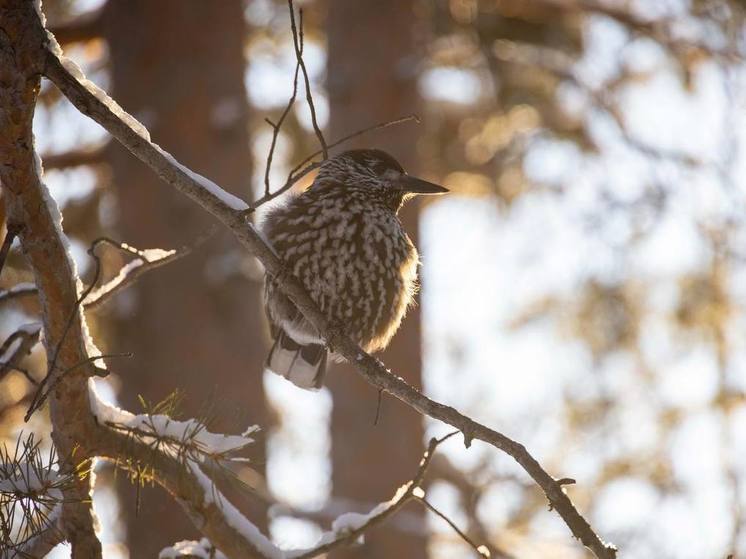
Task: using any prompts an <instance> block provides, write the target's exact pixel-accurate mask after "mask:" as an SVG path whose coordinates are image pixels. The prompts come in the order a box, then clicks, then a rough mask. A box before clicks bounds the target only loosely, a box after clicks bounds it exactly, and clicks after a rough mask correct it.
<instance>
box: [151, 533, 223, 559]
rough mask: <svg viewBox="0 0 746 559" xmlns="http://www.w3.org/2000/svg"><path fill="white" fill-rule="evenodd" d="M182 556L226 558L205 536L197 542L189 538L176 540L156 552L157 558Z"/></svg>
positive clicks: (170, 558)
mask: <svg viewBox="0 0 746 559" xmlns="http://www.w3.org/2000/svg"><path fill="white" fill-rule="evenodd" d="M184 556H190V557H200V558H204V559H227V557H226V556H225V555H224V554H223V553H221V552H220V551H218V550H217V549H216V548H215V546H214V545H212V543H210V540H208V539H207V538H202V539H201V540H200V541H198V542H196V541H189V540H184V541H181V542H176V543H175V544H174V545H172V546H170V547H166V548H164V549H162V550H161V552H160V553H159V554H158V559H175V558H177V557H184Z"/></svg>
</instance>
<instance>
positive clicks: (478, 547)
mask: <svg viewBox="0 0 746 559" xmlns="http://www.w3.org/2000/svg"><path fill="white" fill-rule="evenodd" d="M415 499H417V500H418V501H419V502H420V503H422V504H423V505H424V506H425V508H426V509H428V510H429V511H430V512H432V513H433V514H435V515H437V516H439V517H440V518H442V519H443V520H445V521H446V523H447V524H448V525H449V526H450V527H451V528H452V529H453V531H454V532H456V533H457V534H458V535H459V537H460V538H461V539H462V540H464V541H465V542H466V543H467V544H469V545H470V546H471V547H472V549H474V551H476V552H477V553H478V554H479V555H481V556H482V557H489V556H490V552H489V550H488V549H487V547H486V546H484V545H478V544H476V543H474V541H473V540H472V539H471V538H470V537H469V536H467V535H466V534H465V533H464V532H462V531H461V530H460V529H459V527H458V526H456V524H455V523H454V522H453V520H451V519H450V518H448V517H447V516H446V515H445V514H443V513H442V512H440V511H439V510H438V509H437V508H435V507H434V506H433V505H432V504H431V503H430V501H428V500H427V499H425V498H424V497H418V496H415Z"/></svg>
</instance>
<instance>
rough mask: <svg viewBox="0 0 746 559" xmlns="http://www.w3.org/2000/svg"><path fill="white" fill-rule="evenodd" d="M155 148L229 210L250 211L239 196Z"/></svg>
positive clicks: (160, 149)
mask: <svg viewBox="0 0 746 559" xmlns="http://www.w3.org/2000/svg"><path fill="white" fill-rule="evenodd" d="M153 147H155V148H156V149H157V150H158V151H160V152H161V154H162V155H163V157H165V158H166V159H167V160H168V162H169V163H170V164H171V165H173V166H174V167H176V168H177V169H179V170H180V171H181V172H182V173H184V174H185V175H187V176H188V177H189V178H190V179H191V180H192V181H194V182H196V183H197V184H198V185H199V186H200V187H202V188H203V189H205V190H207V191H208V192H209V193H210V194H212V195H213V196H215V197H216V198H219V199H220V201H221V202H223V204H225V205H226V206H228V207H229V208H231V209H233V210H247V209H249V206H248V204H246V202H244V201H243V200H241V199H240V198H239V197H238V196H234V195H233V194H231V193H229V192H226V191H225V190H223V189H222V188H220V187H219V186H218V185H217V184H215V183H214V182H212V181H211V180H210V179H208V178H206V177H203V176H202V175H200V174H199V173H195V172H194V171H192V170H191V169H189V168H187V167H185V166H184V165H182V164H181V163H179V162H178V161H176V159H175V158H174V156H173V155H171V154H170V153H168V152H167V151H166V150H164V149H163V148H161V147H160V146H159V145H157V144H153Z"/></svg>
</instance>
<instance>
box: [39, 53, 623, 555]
mask: <svg viewBox="0 0 746 559" xmlns="http://www.w3.org/2000/svg"><path fill="white" fill-rule="evenodd" d="M44 73H45V75H46V76H47V77H49V79H51V80H52V81H53V82H54V83H55V84H56V85H57V87H58V88H59V89H60V90H61V91H62V92H63V94H65V96H67V97H68V99H70V101H71V102H72V103H73V104H74V105H75V106H77V107H78V108H79V109H80V110H81V111H82V112H83V113H85V114H87V115H89V116H90V117H91V118H93V119H94V120H95V121H96V122H98V123H99V124H101V125H102V126H103V127H104V128H105V129H106V130H107V131H108V132H109V133H111V134H112V136H114V137H115V138H116V139H117V140H119V141H120V142H121V143H122V144H123V145H124V146H125V147H127V148H128V149H129V150H130V151H131V152H132V153H133V154H134V155H135V156H137V157H138V158H139V159H140V160H142V161H143V162H145V163H146V164H148V165H150V166H151V167H152V168H153V169H154V170H155V171H156V173H157V174H158V175H159V176H160V177H161V178H163V179H164V180H165V181H166V182H168V183H169V184H171V185H172V186H174V187H175V188H176V189H177V190H179V191H180V192H182V193H183V194H185V195H187V196H189V197H190V198H191V199H192V200H193V201H194V202H196V203H198V204H199V205H200V206H202V207H203V208H204V209H206V210H207V211H209V212H211V213H212V214H213V215H214V216H216V217H217V218H218V219H219V220H220V221H221V222H222V223H223V225H225V226H226V227H228V228H229V229H230V230H231V231H232V232H233V234H234V235H235V236H236V238H237V239H238V241H239V242H240V243H241V244H242V245H243V246H244V248H246V249H247V250H248V251H249V252H251V253H252V254H254V255H255V256H256V257H257V258H259V260H260V261H261V262H262V263H263V264H264V267H265V269H266V270H267V273H268V274H270V275H273V276H276V275H278V274H280V272H281V270H282V269H283V263H282V261H281V260H280V259H279V258H278V257H277V255H276V254H275V252H274V250H273V249H272V248H271V247H270V246H269V245H268V244H267V243H266V241H265V240H264V239H263V238H262V236H261V235H260V234H259V233H258V232H257V231H256V229H255V228H254V227H253V225H252V224H251V223H249V222H248V221H247V220H246V209H245V208H243V207H238V206H236V205H230V204H229V203H227V202H226V201H225V199H226V197H225V194H224V193H223V192H222V191H220V192H216V191H215V188H216V186H215V185H214V184H212V183H207V182H206V180H202V179H200V178H199V177H197V176H195V175H194V174H193V173H191V172H188V171H187V169H186V168H185V167H183V166H182V165H181V164H179V163H178V162H176V161H175V160H174V159H173V157H172V156H170V155H169V154H167V153H166V152H164V151H163V150H162V149H160V148H158V147H157V146H155V145H153V144H152V143H151V142H149V141H148V140H147V138H145V137H144V136H143V135H142V134H141V133H140V132H138V131H136V130H135V129H134V128H133V127H132V123H131V122H125V121H124V120H123V119H122V118H120V117H119V116H118V115H117V114H115V113H114V112H113V111H112V109H111V108H110V106H109V105H107V104H106V103H104V102H103V101H102V100H101V99H99V98H98V97H97V96H96V95H94V94H93V93H92V92H90V91H89V90H88V89H86V87H85V86H84V85H83V84H81V83H80V82H79V81H78V79H77V78H76V77H75V76H73V75H72V74H71V73H70V72H69V71H68V70H67V69H66V68H65V67H64V65H63V63H62V61H61V60H60V59H59V58H58V57H57V55H56V54H54V53H53V52H51V51H50V52H48V55H47V64H46V68H45V72H44ZM105 99H107V98H105ZM107 103H110V101H108V100H107ZM278 288H279V289H280V290H281V291H282V292H283V293H284V294H285V295H287V296H288V297H289V298H290V300H291V301H292V302H293V303H294V304H295V306H296V307H297V308H298V309H299V310H300V312H301V313H302V314H303V315H304V316H305V317H306V319H308V320H309V322H310V323H311V324H313V326H314V327H315V328H316V330H317V331H318V332H319V333H321V335H322V337H323V338H324V339H325V340H326V342H327V343H328V344H330V345H331V346H333V347H334V348H335V350H336V351H338V352H339V353H340V354H341V355H343V356H344V357H345V358H346V359H347V360H348V361H349V362H351V363H353V364H354V365H355V366H356V368H357V370H358V372H359V373H360V374H361V375H362V376H363V377H364V378H365V379H366V380H367V381H368V382H369V383H371V384H372V385H373V386H375V387H376V388H382V389H383V390H384V391H386V392H388V393H390V394H392V395H393V396H395V397H396V398H398V399H400V400H401V401H403V402H405V403H406V404H408V405H409V406H410V407H412V408H414V409H415V410H417V411H419V412H420V413H422V414H424V415H427V416H429V417H432V418H434V419H438V420H440V421H443V422H445V423H447V424H449V425H451V426H453V427H455V428H457V429H459V430H460V431H462V432H463V433H464V436H465V440H466V441H467V442H470V441H471V440H472V439H474V438H476V439H480V440H482V441H484V442H487V443H488V444H490V445H492V446H494V447H496V448H498V449H500V450H502V451H504V452H506V453H507V454H509V455H510V456H512V457H513V458H514V459H515V460H516V462H518V463H519V464H520V465H521V467H523V469H524V470H525V471H526V472H527V473H528V474H529V475H530V476H531V477H532V478H533V479H534V481H535V482H536V483H537V484H538V485H539V486H540V487H541V488H542V490H543V491H544V494H545V495H546V497H547V499H548V500H549V502H550V503H551V505H552V507H553V509H554V510H556V511H557V512H558V514H560V516H561V517H562V518H563V520H564V521H565V523H566V524H567V526H568V527H569V528H570V530H571V531H572V533H573V535H575V536H576V537H577V538H578V539H579V540H580V541H581V542H582V543H583V544H584V545H585V546H586V547H588V548H589V549H590V550H591V551H593V553H594V554H595V555H596V556H597V557H599V558H603V559H612V558H614V557H615V556H616V548H615V547H614V546H612V545H610V544H607V543H605V542H603V541H602V540H601V539H600V538H599V537H598V535H597V534H596V533H595V532H594V531H593V529H592V528H591V526H590V525H589V524H588V522H587V521H586V520H585V518H583V516H582V515H581V514H580V513H579V512H578V510H577V509H576V508H575V506H574V505H573V503H572V501H571V500H570V499H569V498H568V496H567V495H566V493H565V492H564V490H563V488H562V486H560V485H559V484H558V483H557V482H556V480H555V479H554V478H553V477H552V476H551V475H549V474H548V473H547V472H546V470H544V468H543V467H542V466H541V464H539V462H538V461H536V459H535V458H534V457H533V456H531V454H530V453H529V452H528V451H527V450H526V448H525V447H524V446H523V445H521V444H520V443H518V442H516V441H514V440H512V439H510V438H508V437H506V436H505V435H503V434H502V433H499V432H497V431H495V430H493V429H490V428H488V427H486V426H484V425H482V424H480V423H477V422H476V421H474V420H473V419H471V418H470V417H468V416H465V415H463V414H462V413H459V412H458V411H457V410H455V409H454V408H452V407H450V406H446V405H444V404H441V403H439V402H435V401H433V400H431V399H430V398H428V397H427V396H425V395H423V394H422V393H421V392H419V391H418V390H416V389H415V388H413V387H412V386H410V385H409V384H407V383H406V382H405V381H404V380H403V379H402V378H400V377H398V376H396V375H395V374H393V373H391V372H390V371H389V370H388V369H386V367H385V366H384V365H383V363H381V361H379V360H378V359H376V358H374V357H372V356H370V355H368V354H367V353H365V352H364V351H363V350H362V349H361V348H360V347H359V346H358V345H357V344H356V343H355V342H354V341H353V340H351V339H350V338H349V337H348V336H346V335H345V334H344V333H343V332H340V331H338V330H337V329H336V328H335V327H334V325H332V324H330V323H329V321H328V320H327V318H326V316H325V315H324V313H322V312H321V311H320V310H319V308H318V306H317V305H316V304H315V303H314V301H313V300H312V299H311V298H310V296H309V295H308V293H307V292H306V290H305V288H304V287H303V285H302V284H301V283H300V282H299V281H298V280H297V279H296V278H294V277H293V276H290V275H287V274H285V275H284V276H283V280H282V281H281V282H278ZM213 541H214V540H213ZM216 543H217V542H216Z"/></svg>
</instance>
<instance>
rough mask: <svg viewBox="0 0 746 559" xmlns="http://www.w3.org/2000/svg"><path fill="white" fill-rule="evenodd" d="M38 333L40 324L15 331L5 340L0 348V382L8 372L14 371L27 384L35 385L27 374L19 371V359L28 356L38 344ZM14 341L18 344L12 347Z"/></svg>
mask: <svg viewBox="0 0 746 559" xmlns="http://www.w3.org/2000/svg"><path fill="white" fill-rule="evenodd" d="M40 332H41V324H33V325H29V326H28V327H25V328H21V329H19V330H16V331H15V332H13V333H12V334H11V335H10V336H8V337H7V338H6V340H5V342H3V345H2V346H0V380H2V379H3V377H5V375H7V374H8V373H9V372H10V371H13V370H16V371H19V372H21V373H23V375H24V376H25V377H26V378H27V379H28V380H29V382H31V383H32V384H36V381H35V380H34V379H33V378H32V377H31V375H30V374H29V372H28V371H27V370H25V369H21V368H20V367H19V364H20V362H21V359H23V358H24V357H25V356H26V355H28V354H29V353H30V352H31V349H32V348H33V347H34V346H35V345H36V344H37V343H38V342H39V333H40ZM16 341H18V344H17V345H16V346H15V347H12V346H13V344H14V343H15V342H16Z"/></svg>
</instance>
